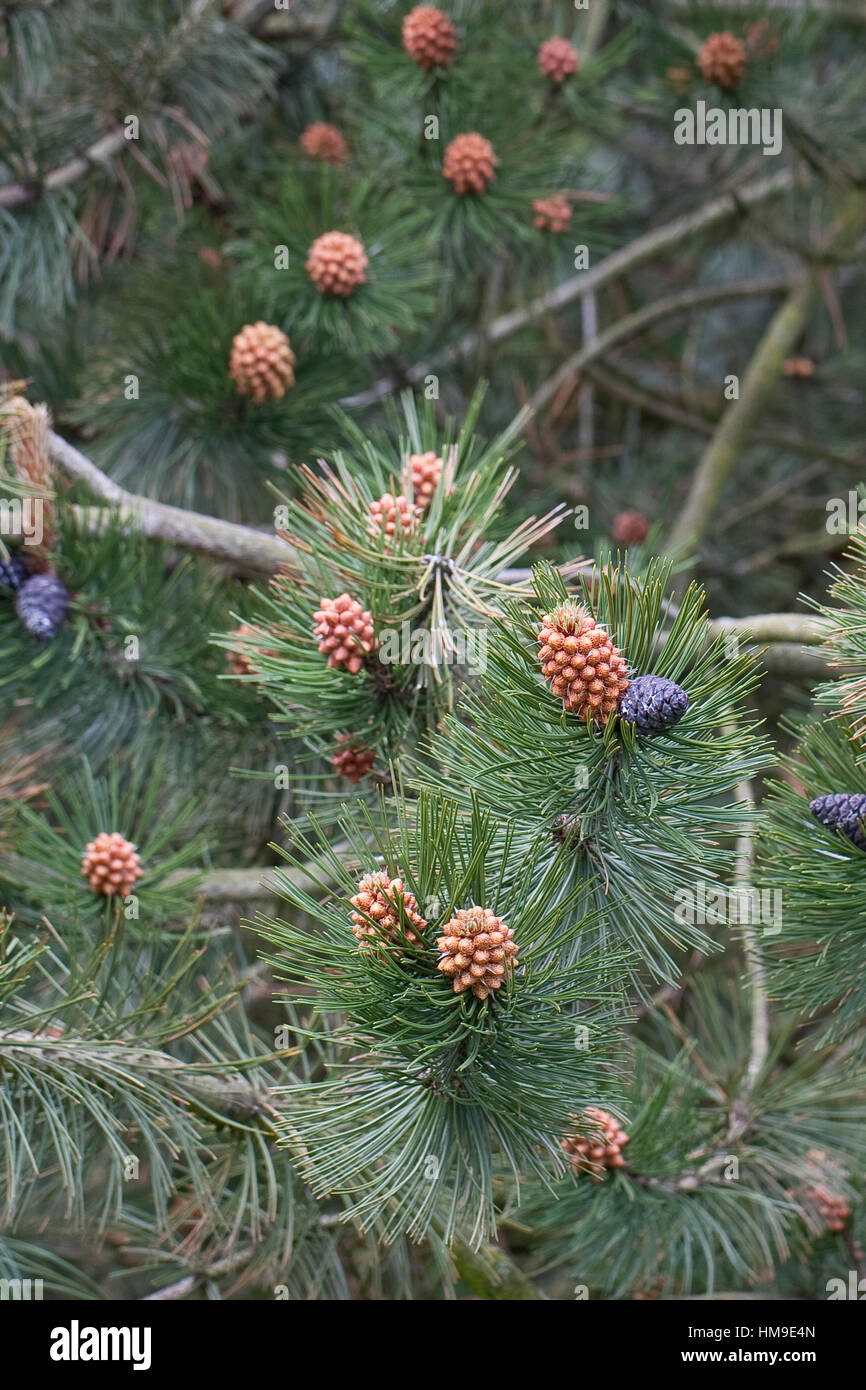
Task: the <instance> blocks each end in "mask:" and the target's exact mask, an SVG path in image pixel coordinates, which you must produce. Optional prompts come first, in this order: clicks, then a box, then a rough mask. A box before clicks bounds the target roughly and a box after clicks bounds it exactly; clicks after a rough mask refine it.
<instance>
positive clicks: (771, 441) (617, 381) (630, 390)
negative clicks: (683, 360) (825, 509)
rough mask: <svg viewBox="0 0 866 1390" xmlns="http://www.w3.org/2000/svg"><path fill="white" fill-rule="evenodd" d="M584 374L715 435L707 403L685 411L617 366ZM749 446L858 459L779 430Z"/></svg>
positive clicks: (759, 435)
mask: <svg viewBox="0 0 866 1390" xmlns="http://www.w3.org/2000/svg"><path fill="white" fill-rule="evenodd" d="M587 372H588V374H589V375H590V376H592V377H593V379H594V380H595V381H597V382H598V384H599V386H602V387H603V388H604V390H605V391H608V392H610V394H611V395H612V396H617V397H619V399H620V400H624V401H627V402H628V404H629V405H635V406H637V407H638V409H639V410H643V411H646V413H647V414H648V415H655V416H656V417H657V418H658V419H660V420H668V421H669V422H670V423H671V424H673V425H680V426H681V427H682V428H683V429H687V430H691V431H692V432H693V433H694V434H702V435H706V436H707V438H711V437H712V436H713V434H714V433H715V431H716V428H717V426H718V423H719V418H720V417H719V413H718V411H717V410H716V409H715V407H714V406H712V407H710V405H709V402H708V403H707V405H708V408H707V409H706V410H705V409H704V403H703V400H701V401H700V402H696V403H694V407H693V409H692V410H686V409H685V407H684V405H683V404H681V402H680V399H679V398H677V397H676V396H675V395H674V393H673V392H663V391H662V390H661V389H660V388H659V387H657V386H653V388H652V390H648V389H647V388H645V387H643V386H642V385H641V384H640V382H639V381H638V380H637V379H636V378H635V377H633V376H632V375H631V374H630V373H627V372H626V371H625V370H624V368H623V366H622V364H621V363H618V364H617V366H616V368H614V367H613V366H612V365H611V364H610V363H609V362H605V363H601V362H593V363H592V364H591V365H590V366H589V367H588V368H587ZM694 409H700V410H701V414H700V415H696V414H694ZM750 442H751V443H752V444H756V445H757V444H760V445H764V446H770V447H772V448H775V449H784V450H786V451H787V452H788V453H791V454H803V455H804V456H805V457H807V458H811V459H815V458H817V459H826V460H827V461H828V462H831V463H840V464H842V465H853V464H854V463H855V462H856V461H857V459H858V458H859V454H858V453H857V451H856V450H855V449H839V448H836V447H834V446H833V445H832V444H829V443H828V442H827V441H826V440H817V439H806V438H804V437H803V435H801V434H788V433H787V432H783V431H781V430H772V431H770V430H767V431H765V430H756V431H755V433H754V434H753V435H752V437H751V441H750ZM725 524H726V525H728V524H730V521H729V518H726V519H725ZM829 539H830V540H834V539H835V538H834V537H830V538H829ZM815 548H817V547H815V546H814V545H813V546H812V549H815Z"/></svg>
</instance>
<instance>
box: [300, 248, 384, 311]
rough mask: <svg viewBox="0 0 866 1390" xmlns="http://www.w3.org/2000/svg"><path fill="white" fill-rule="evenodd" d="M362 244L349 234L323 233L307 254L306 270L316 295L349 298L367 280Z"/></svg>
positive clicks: (366, 259) (366, 264)
mask: <svg viewBox="0 0 866 1390" xmlns="http://www.w3.org/2000/svg"><path fill="white" fill-rule="evenodd" d="M368 265H369V261H368V258H367V253H366V251H365V250H364V244H363V242H361V241H359V240H358V238H357V237H355V236H350V234H349V233H348V232H323V233H322V235H321V236H318V237H316V240H315V241H314V242H313V244H312V246H311V247H310V250H309V253H308V255H307V260H306V264H305V269H306V272H307V274H308V275H309V277H310V279H311V280H312V282H313V284H314V285H315V287H316V289H317V290H318V291H319V294H324V295H328V296H331V297H339V298H341V299H348V297H349V295H351V294H354V293H355V290H356V289H357V288H358V286H359V285H363V284H364V282H365V280H366V279H367V275H366V270H367V266H368Z"/></svg>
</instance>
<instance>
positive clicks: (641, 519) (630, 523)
mask: <svg viewBox="0 0 866 1390" xmlns="http://www.w3.org/2000/svg"><path fill="white" fill-rule="evenodd" d="M648 531H649V522H648V521H647V519H646V517H645V516H644V515H643V512H620V513H619V516H616V517H614V520H613V526H612V527H611V528H610V533H611V535H612V536H613V538H614V540H615V541H616V543H617V545H641V544H642V542H643V541H645V540H646V538H647V533H648Z"/></svg>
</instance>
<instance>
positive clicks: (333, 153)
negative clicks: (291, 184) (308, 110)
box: [301, 121, 349, 165]
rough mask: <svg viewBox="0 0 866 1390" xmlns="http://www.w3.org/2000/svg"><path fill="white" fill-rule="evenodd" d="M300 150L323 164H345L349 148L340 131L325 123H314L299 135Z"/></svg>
mask: <svg viewBox="0 0 866 1390" xmlns="http://www.w3.org/2000/svg"><path fill="white" fill-rule="evenodd" d="M301 149H302V150H303V151H304V154H308V155H309V156H310V158H311V159H321V160H322V162H323V163H324V164H337V165H339V164H345V162H346V160H347V158H348V155H349V146H348V145H347V144H346V141H345V140H344V138H343V133H342V131H340V130H338V129H337V127H336V126H335V125H329V124H328V122H327V121H314V122H313V124H312V125H308V126H307V128H306V130H305V131H304V132H303V134H302V135H301Z"/></svg>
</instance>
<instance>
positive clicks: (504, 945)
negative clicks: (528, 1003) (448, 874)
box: [436, 907, 518, 999]
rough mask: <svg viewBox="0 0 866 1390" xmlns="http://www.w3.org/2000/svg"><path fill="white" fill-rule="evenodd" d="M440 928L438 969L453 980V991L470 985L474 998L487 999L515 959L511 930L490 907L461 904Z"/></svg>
mask: <svg viewBox="0 0 866 1390" xmlns="http://www.w3.org/2000/svg"><path fill="white" fill-rule="evenodd" d="M442 932H443V935H442V936H440V937H439V940H438V941H437V942H436V946H437V949H438V950H439V951H440V952H441V953H442V954H441V957H440V960H439V965H438V969H439V970H441V971H442V973H443V975H447V976H448V978H449V979H450V980H451V981H452V982H453V985H454V993H455V994H462V993H463V992H464V990H467V989H471V991H472V993H473V994H474V995H475V998H476V999H486V998H487V996H488V994H489V993H490V992H491V990H496V989H499V987H500V985H501V984H502V982H503V980H504V979H505V976H506V972H508V973H510V972H511V971H512V970H513V969H514V967H515V966H516V965H517V963H518V962H517V942H516V941H515V940H514V932H513V931H512V930H511V928H510V927H507V926H506V925H505V923H504V922H503V920H502V918H501V917H497V916H496V914H495V913H494V912H491V911H490V909H489V908H486V907H468V908H461V909H460V910H459V911H458V912H456V913H455V914H454V916H453V917H452V918H451V921H450V922H446V923H445V926H444V927H443V928H442Z"/></svg>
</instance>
